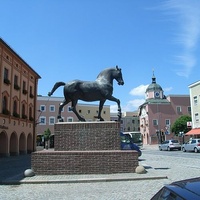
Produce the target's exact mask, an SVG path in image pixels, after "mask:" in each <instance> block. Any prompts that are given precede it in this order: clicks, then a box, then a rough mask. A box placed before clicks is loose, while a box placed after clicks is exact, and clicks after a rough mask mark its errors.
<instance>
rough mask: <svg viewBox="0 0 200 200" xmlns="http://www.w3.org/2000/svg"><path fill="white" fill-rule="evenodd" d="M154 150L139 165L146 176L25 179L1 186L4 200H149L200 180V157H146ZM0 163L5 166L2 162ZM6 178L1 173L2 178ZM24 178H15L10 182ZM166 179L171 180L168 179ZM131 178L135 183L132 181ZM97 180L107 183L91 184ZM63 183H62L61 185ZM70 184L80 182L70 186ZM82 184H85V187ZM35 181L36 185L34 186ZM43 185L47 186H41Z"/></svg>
mask: <svg viewBox="0 0 200 200" xmlns="http://www.w3.org/2000/svg"><path fill="white" fill-rule="evenodd" d="M150 148H153V147H148V146H147V147H145V149H144V150H143V155H142V156H141V158H140V162H139V164H140V165H143V166H144V167H145V168H146V170H147V173H146V174H135V173H133V174H117V175H116V174H114V175H80V176H79V175H77V176H34V177H30V178H24V179H22V180H21V181H22V184H18V185H0V199H5V200H11V199H12V200H24V199H30V200H31V199H34V200H35V199H44V198H45V199H48V200H51V199H53V200H57V199H58V200H59V199H64V200H65V199H66V200H79V199H80V200H90V199H91V200H96V199H98V200H99V199H100V200H101V199H102V200H115V199H119V200H123V199H134V200H149V199H150V198H151V197H152V196H153V195H154V194H155V193H156V192H157V191H158V190H159V189H160V188H161V187H162V186H163V185H164V184H168V183H171V182H173V181H177V180H182V179H186V178H193V177H197V176H200V170H199V169H200V167H199V161H200V160H199V159H200V155H199V154H196V155H197V159H194V158H191V159H190V158H183V157H176V158H174V157H173V159H172V157H171V156H167V155H165V156H163V155H153V154H149V153H146V151H148V152H149V151H150V150H151V149H150ZM0 162H1V164H2V159H0ZM11 168H12V167H11ZM11 168H10V169H11ZM0 170H1V165H0ZM11 171H12V170H11ZM18 172H19V170H18ZM2 174H3V173H2V171H1V173H0V175H2ZM12 175H13V174H12ZM16 175H17V174H16ZM21 175H22V174H21ZM21 175H20V176H21ZM20 176H19V175H18V176H14V177H13V176H12V177H10V178H8V180H9V179H10V180H12V179H16V177H17V178H19V177H20ZM165 176H166V177H167V178H164V177H165ZM130 177H131V180H128V179H129V178H130ZM120 178H122V179H120ZM93 179H97V180H101V179H105V180H104V181H99V182H98V181H91V180H93ZM138 179H141V180H138ZM44 180H46V183H44ZM53 180H54V181H55V180H58V182H56V181H55V182H53ZM59 180H61V182H60V183H59ZM62 180H63V182H62ZM69 180H76V181H74V182H73V183H72V182H71V183H70V181H69ZM78 180H79V181H78ZM80 180H84V183H83V182H81V181H80ZM109 180H110V181H109ZM34 181H36V182H35V183H34ZM40 181H43V183H39V182H40ZM67 181H69V182H67ZM36 183H37V184H36ZM38 183H39V184H38Z"/></svg>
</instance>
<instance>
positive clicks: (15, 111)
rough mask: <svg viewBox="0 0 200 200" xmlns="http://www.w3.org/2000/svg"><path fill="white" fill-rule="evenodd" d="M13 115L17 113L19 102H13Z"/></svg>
mask: <svg viewBox="0 0 200 200" xmlns="http://www.w3.org/2000/svg"><path fill="white" fill-rule="evenodd" d="M13 113H17V101H16V100H15V101H14V102H13Z"/></svg>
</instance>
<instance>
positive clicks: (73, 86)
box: [48, 66, 124, 121]
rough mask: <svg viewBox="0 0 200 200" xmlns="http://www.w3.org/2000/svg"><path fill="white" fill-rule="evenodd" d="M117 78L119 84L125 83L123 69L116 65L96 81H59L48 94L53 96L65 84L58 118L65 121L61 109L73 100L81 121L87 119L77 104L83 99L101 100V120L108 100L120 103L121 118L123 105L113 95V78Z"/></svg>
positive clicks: (99, 115) (72, 107) (119, 112)
mask: <svg viewBox="0 0 200 200" xmlns="http://www.w3.org/2000/svg"><path fill="white" fill-rule="evenodd" d="M114 79H115V80H116V81H117V82H118V84H119V85H124V81H123V77H122V72H121V69H120V68H118V66H116V68H109V69H105V70H103V71H102V72H100V74H99V75H98V76H97V79H96V80H95V81H81V80H73V81H70V82H68V83H64V82H57V83H55V85H54V87H53V89H52V90H51V92H49V93H48V96H51V95H52V94H53V93H54V92H55V90H56V89H57V88H58V87H60V86H64V90H63V93H64V97H65V99H64V101H63V102H62V103H60V106H59V111H58V117H57V118H58V119H59V121H63V120H62V117H61V111H62V109H63V107H64V106H65V105H66V104H68V103H69V102H71V104H72V105H71V109H72V111H73V112H74V113H75V114H76V116H77V117H78V119H79V120H80V121H85V119H84V118H83V117H81V116H80V115H79V114H78V112H77V110H76V104H77V102H78V100H79V99H80V100H83V101H88V102H89V101H100V103H99V112H98V119H99V120H100V121H104V119H103V118H102V117H101V111H102V109H103V105H104V103H105V101H106V100H110V101H114V102H116V103H117V105H118V120H120V119H121V107H120V100H119V99H117V98H115V97H113V96H112V93H113V80H114Z"/></svg>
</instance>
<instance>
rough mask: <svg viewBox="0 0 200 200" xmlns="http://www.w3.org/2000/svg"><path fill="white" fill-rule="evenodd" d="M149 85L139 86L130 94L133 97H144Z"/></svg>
mask: <svg viewBox="0 0 200 200" xmlns="http://www.w3.org/2000/svg"><path fill="white" fill-rule="evenodd" d="M148 86H149V85H139V86H138V87H136V88H133V89H132V90H131V91H130V92H129V94H131V95H133V96H144V95H145V91H146V89H147V87H148Z"/></svg>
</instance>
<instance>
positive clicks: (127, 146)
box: [120, 132, 142, 157]
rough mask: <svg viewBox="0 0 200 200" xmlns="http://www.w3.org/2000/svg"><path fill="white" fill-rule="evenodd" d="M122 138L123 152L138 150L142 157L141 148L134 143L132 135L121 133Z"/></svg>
mask: <svg viewBox="0 0 200 200" xmlns="http://www.w3.org/2000/svg"><path fill="white" fill-rule="evenodd" d="M120 137H121V150H136V151H137V152H138V156H139V157H140V156H141V155H142V151H141V150H140V147H139V146H137V145H136V144H135V143H134V142H133V141H132V138H131V137H130V135H127V134H123V133H122V132H121V133H120Z"/></svg>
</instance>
